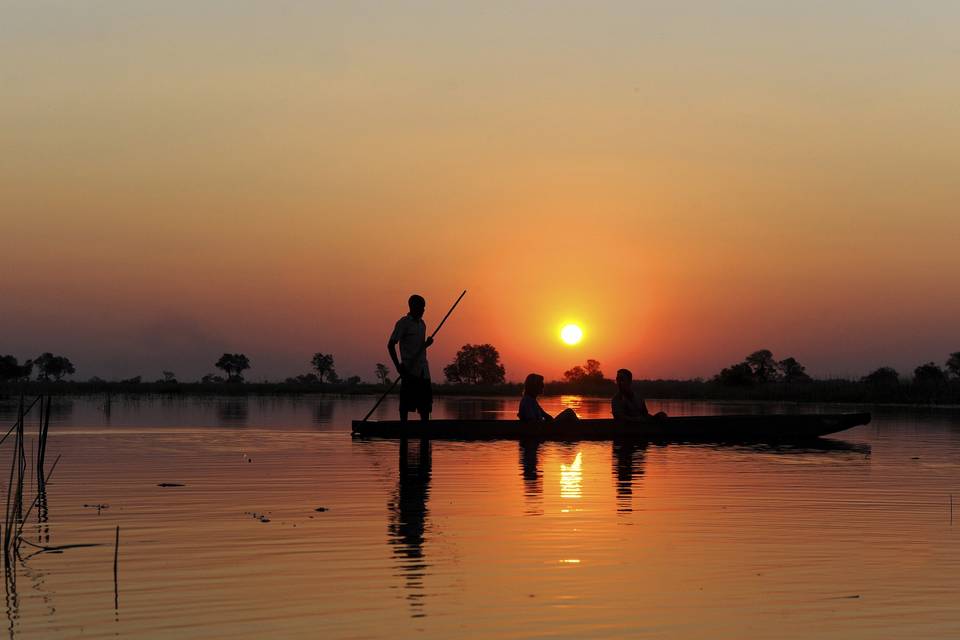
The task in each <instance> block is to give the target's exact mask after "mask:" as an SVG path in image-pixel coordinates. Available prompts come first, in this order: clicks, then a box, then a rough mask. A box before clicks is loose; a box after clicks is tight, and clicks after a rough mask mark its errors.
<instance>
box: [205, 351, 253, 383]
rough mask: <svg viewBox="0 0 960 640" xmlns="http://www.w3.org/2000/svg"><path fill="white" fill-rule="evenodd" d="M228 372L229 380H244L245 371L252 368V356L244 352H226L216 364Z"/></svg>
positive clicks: (218, 367)
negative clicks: (249, 356)
mask: <svg viewBox="0 0 960 640" xmlns="http://www.w3.org/2000/svg"><path fill="white" fill-rule="evenodd" d="M213 366H215V367H216V368H217V369H223V371H224V372H225V373H226V374H227V382H243V372H244V371H246V370H247V369H249V368H250V358H248V357H247V356H245V355H244V354H242V353H225V354H223V355H222V356H220V359H219V360H217V362H216V364H214V365H213Z"/></svg>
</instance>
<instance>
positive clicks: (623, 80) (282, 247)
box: [0, 0, 960, 380]
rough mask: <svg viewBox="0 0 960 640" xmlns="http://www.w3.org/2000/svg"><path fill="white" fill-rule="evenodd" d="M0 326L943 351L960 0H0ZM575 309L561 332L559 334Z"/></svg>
mask: <svg viewBox="0 0 960 640" xmlns="http://www.w3.org/2000/svg"><path fill="white" fill-rule="evenodd" d="M0 14H2V19H0V91H2V94H0V95H2V100H0V223H2V226H0V228H2V232H3V240H4V247H3V251H2V254H0V354H2V353H12V354H14V355H17V356H18V357H21V358H25V357H34V356H36V355H37V354H38V353H40V352H41V351H47V350H50V351H55V352H58V353H63V354H64V355H67V356H69V357H70V358H71V359H72V360H73V361H74V363H75V364H76V366H77V376H76V377H77V378H80V379H86V378H88V377H90V376H93V375H99V376H103V377H113V376H130V375H135V374H142V375H144V376H145V377H146V378H147V379H153V378H155V377H159V376H160V372H161V370H164V369H169V370H172V371H174V372H176V373H177V374H178V375H179V376H180V378H181V379H191V378H196V377H198V376H199V375H201V374H203V373H207V372H210V371H213V367H212V363H213V362H214V361H215V360H216V358H217V356H219V354H220V353H222V352H223V351H242V352H245V353H247V354H248V355H249V356H250V358H251V361H252V363H253V369H252V370H251V371H249V372H248V379H253V380H260V379H264V378H270V379H276V378H282V377H285V376H287V375H292V374H296V373H302V372H305V371H306V370H307V369H308V367H309V364H308V362H309V358H310V356H311V354H312V353H313V352H315V351H324V352H332V353H333V354H334V355H335V357H336V362H337V368H338V371H339V372H340V374H341V375H344V376H346V375H352V374H358V375H360V376H362V377H364V378H366V379H372V378H373V365H374V363H376V362H378V361H381V362H386V361H388V360H387V356H386V351H385V342H386V338H387V335H388V334H389V331H390V330H391V328H392V325H393V323H394V321H395V320H396V319H397V318H398V317H399V316H400V315H402V314H403V313H404V312H405V306H406V305H405V302H406V298H407V296H408V295H409V294H410V293H412V292H414V291H416V292H419V293H422V294H423V295H424V296H426V297H427V300H428V309H427V317H426V319H427V321H428V326H429V327H430V328H432V326H433V325H434V324H435V323H436V322H437V321H438V320H439V318H440V317H441V316H442V314H443V313H444V312H445V311H446V307H447V306H448V305H449V304H450V303H452V301H453V300H454V298H455V297H456V296H457V294H459V292H460V290H462V289H464V288H466V289H468V290H469V293H468V294H467V297H466V298H465V299H464V301H463V303H462V305H461V308H460V309H458V311H457V312H456V314H455V315H454V316H453V317H452V318H451V320H450V322H449V323H448V325H447V326H446V327H445V328H444V330H443V332H442V333H441V334H440V336H439V340H438V344H437V346H436V347H435V349H434V350H433V353H432V357H431V360H432V363H433V368H434V372H435V373H434V376H435V377H439V370H440V368H441V367H442V365H443V364H445V363H446V362H447V361H449V359H450V358H451V357H452V355H453V353H454V351H455V350H456V348H457V347H458V346H460V345H462V344H463V343H465V342H491V343H493V344H494V345H496V346H497V347H498V348H499V349H500V352H501V355H502V357H503V361H504V364H505V365H506V368H507V375H508V378H511V379H519V378H522V377H523V376H524V375H525V374H526V373H527V372H528V371H539V372H541V373H543V374H544V375H546V376H547V377H548V378H551V377H558V376H559V375H560V373H561V372H562V371H563V370H564V369H566V368H568V367H570V366H571V365H573V364H577V363H580V362H582V361H583V360H585V359H586V358H589V357H592V358H596V359H598V360H600V361H601V362H602V363H603V364H604V368H605V369H606V370H607V373H608V374H609V373H611V372H612V371H613V370H615V369H616V368H617V367H619V366H628V367H631V368H633V369H634V371H635V373H636V374H637V375H638V376H642V377H692V376H708V375H711V374H713V373H715V372H716V371H717V370H718V369H719V368H720V367H721V366H724V365H727V364H729V363H731V362H734V361H737V360H740V359H741V358H742V357H743V356H744V355H746V354H747V353H749V352H750V351H752V350H754V349H757V348H764V347H766V348H770V349H772V350H773V351H774V354H775V355H777V356H778V357H785V356H788V355H790V356H794V357H796V358H797V359H799V360H800V361H801V362H802V363H804V364H806V365H807V366H808V368H809V370H810V371H811V372H813V373H814V374H817V375H826V374H840V375H861V374H863V373H865V372H867V371H868V370H871V369H872V368H875V367H877V366H880V365H888V364H889V365H893V366H895V367H897V368H899V369H901V371H902V372H908V371H911V370H912V368H913V367H914V366H916V365H917V364H919V363H921V362H925V361H927V360H936V361H938V362H942V361H943V360H944V359H945V358H946V354H947V353H949V352H951V351H956V350H960V331H958V330H957V327H958V326H960V250H958V240H960V210H958V206H960V180H958V176H960V117H958V114H960V83H958V82H957V78H958V77H960V35H958V33H960V32H958V31H957V28H956V27H957V25H958V24H960V4H958V3H956V2H946V1H928V2H917V3H904V2H877V1H872V2H853V1H848V2H842V3H838V2H805V3H797V2H771V1H769V0H764V1H760V0H757V1H739V2H723V3H720V2H685V3H676V2H673V3H666V2H582V3H573V2H556V1H553V2H525V3H524V2H516V1H512V2H482V3H480V2H477V3H471V4H469V5H467V4H465V3H464V4H461V3H452V2H390V3H366V2H357V1H351V2H322V3H318V2H281V1H273V2H269V3H268V2H242V1H237V0H231V1H229V2H227V1H220V2H199V1H197V2H141V1H136V0H123V1H101V2H93V1H91V2H76V1H74V0H69V1H63V2H46V1H42V0H30V1H28V2H9V1H0ZM568 319H574V320H578V321H580V322H581V323H582V324H583V326H584V329H585V332H586V336H585V339H584V341H583V343H582V344H581V345H579V346H577V347H574V348H571V347H566V346H563V345H562V344H561V343H560V342H559V340H558V338H557V331H558V329H559V326H560V324H561V323H562V322H563V321H565V320H568Z"/></svg>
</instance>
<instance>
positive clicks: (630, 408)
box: [610, 393, 650, 419]
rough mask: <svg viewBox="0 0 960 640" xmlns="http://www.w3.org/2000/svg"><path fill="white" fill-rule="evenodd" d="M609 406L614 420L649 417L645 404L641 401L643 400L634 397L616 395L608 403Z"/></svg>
mask: <svg viewBox="0 0 960 640" xmlns="http://www.w3.org/2000/svg"><path fill="white" fill-rule="evenodd" d="M610 405H611V407H610V408H611V409H612V410H613V417H614V418H615V419H620V418H645V417H647V416H649V415H650V412H649V411H647V403H646V402H644V401H643V398H637V397H636V396H633V397H628V396H625V395H623V394H622V393H617V395H615V396H613V399H612V400H611V401H610Z"/></svg>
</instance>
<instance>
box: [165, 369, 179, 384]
mask: <svg viewBox="0 0 960 640" xmlns="http://www.w3.org/2000/svg"><path fill="white" fill-rule="evenodd" d="M163 382H164V383H165V384H177V375H176V374H175V373H174V372H173V371H164V372H163Z"/></svg>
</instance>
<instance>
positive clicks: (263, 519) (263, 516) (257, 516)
mask: <svg viewBox="0 0 960 640" xmlns="http://www.w3.org/2000/svg"><path fill="white" fill-rule="evenodd" d="M243 515H246V516H250V517H251V518H253V519H254V520H259V521H260V522H270V518H268V517H267V515H266V514H265V513H256V512H254V511H244V512H243Z"/></svg>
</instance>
